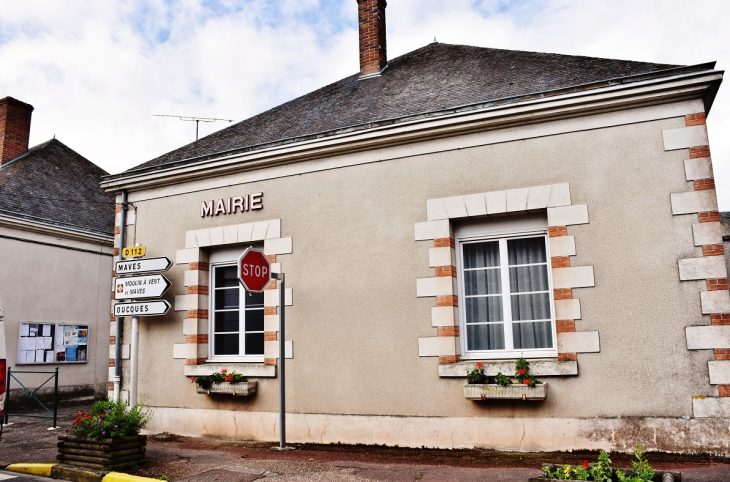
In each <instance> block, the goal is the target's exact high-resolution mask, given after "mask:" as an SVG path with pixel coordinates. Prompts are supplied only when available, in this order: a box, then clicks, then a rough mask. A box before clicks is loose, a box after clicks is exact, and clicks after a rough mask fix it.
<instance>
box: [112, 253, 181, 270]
mask: <svg viewBox="0 0 730 482" xmlns="http://www.w3.org/2000/svg"><path fill="white" fill-rule="evenodd" d="M170 266H172V261H170V258H167V257H164V256H163V257H162V258H145V259H129V260H121V261H117V262H116V265H115V267H114V271H116V273H117V274H138V273H148V272H150V271H167V270H168V269H170Z"/></svg>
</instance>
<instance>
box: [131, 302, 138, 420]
mask: <svg viewBox="0 0 730 482" xmlns="http://www.w3.org/2000/svg"><path fill="white" fill-rule="evenodd" d="M131 351H132V353H131V357H132V359H131V362H132V367H131V373H130V374H129V378H130V380H129V406H134V405H136V404H137V362H138V361H139V317H138V316H135V317H133V318H132V350H131Z"/></svg>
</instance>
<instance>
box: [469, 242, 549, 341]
mask: <svg viewBox="0 0 730 482" xmlns="http://www.w3.org/2000/svg"><path fill="white" fill-rule="evenodd" d="M503 243H504V241H503ZM506 245H507V260H508V264H509V266H507V267H502V266H500V249H499V247H500V242H499V241H486V242H480V243H469V244H464V245H463V261H464V262H463V265H464V266H463V274H464V295H465V308H464V310H465V314H466V330H467V333H466V337H467V349H469V350H502V349H504V348H505V340H504V329H505V320H504V309H503V289H502V282H501V270H502V269H508V270H509V292H510V300H509V302H510V307H511V309H512V336H513V341H514V348H515V349H528V348H551V347H552V346H553V340H552V327H551V324H550V294H549V289H550V286H549V283H548V272H547V269H548V266H547V253H546V250H545V237H544V236H540V237H535V238H521V239H510V240H507V242H506ZM503 246H504V244H503ZM505 294H506V293H505Z"/></svg>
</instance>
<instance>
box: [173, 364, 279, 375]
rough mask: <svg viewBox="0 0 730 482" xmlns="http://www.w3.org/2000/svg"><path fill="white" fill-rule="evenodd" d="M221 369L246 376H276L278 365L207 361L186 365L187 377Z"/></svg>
mask: <svg viewBox="0 0 730 482" xmlns="http://www.w3.org/2000/svg"><path fill="white" fill-rule="evenodd" d="M221 370H228V371H229V372H232V371H234V370H235V372H236V373H240V374H241V375H243V376H244V377H254V378H276V365H264V364H263V363H206V364H205V365H186V366H185V376H186V377H200V376H206V375H212V374H214V373H217V372H219V371H221Z"/></svg>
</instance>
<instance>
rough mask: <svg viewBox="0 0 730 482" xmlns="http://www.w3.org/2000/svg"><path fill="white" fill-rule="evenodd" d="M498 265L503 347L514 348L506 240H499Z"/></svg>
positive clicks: (506, 348)
mask: <svg viewBox="0 0 730 482" xmlns="http://www.w3.org/2000/svg"><path fill="white" fill-rule="evenodd" d="M499 266H500V277H501V280H502V313H504V348H505V350H514V341H513V340H512V303H511V298H510V284H509V256H508V255H507V240H506V239H504V238H503V239H500V240H499Z"/></svg>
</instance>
